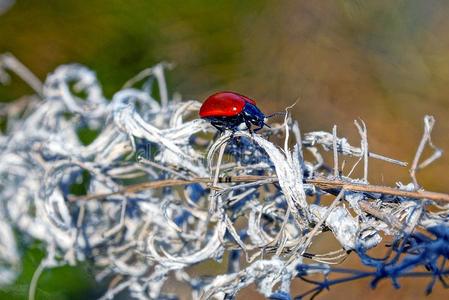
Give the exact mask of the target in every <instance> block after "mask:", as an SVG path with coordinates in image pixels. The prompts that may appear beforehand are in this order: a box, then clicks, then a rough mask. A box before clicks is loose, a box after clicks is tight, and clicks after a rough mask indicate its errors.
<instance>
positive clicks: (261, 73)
mask: <svg viewBox="0 0 449 300" xmlns="http://www.w3.org/2000/svg"><path fill="white" fill-rule="evenodd" d="M2 1H3V2H4V3H6V2H9V3H11V4H13V5H12V6H11V7H10V9H9V10H7V11H4V12H3V14H2V15H0V52H5V51H8V52H11V53H13V54H14V55H15V56H16V57H17V58H19V59H20V60H21V61H22V62H23V63H24V64H25V65H27V66H28V67H29V68H30V69H31V70H32V71H34V72H35V73H36V74H37V75H38V76H39V77H40V78H41V79H42V80H43V79H44V78H45V76H46V74H47V73H49V72H51V71H52V70H53V69H54V68H55V67H56V66H58V65H60V64H64V63H69V62H79V63H82V64H85V65H87V66H88V67H90V68H92V69H93V70H95V71H96V72H97V75H98V77H99V79H100V81H101V83H102V85H103V87H104V90H105V94H106V95H107V96H108V97H110V96H112V94H113V93H114V91H116V90H118V89H119V88H120V87H121V86H122V84H123V83H124V82H125V81H126V80H127V79H128V78H130V77H131V76H133V75H134V74H136V73H137V72H138V71H140V70H142V69H144V68H146V67H148V66H151V65H153V64H155V63H157V62H159V61H161V60H165V61H170V62H173V63H175V64H176V68H175V69H174V71H172V72H171V73H170V74H169V81H170V87H171V91H172V92H173V91H179V92H181V93H182V95H183V96H184V98H194V99H200V100H201V99H203V98H204V97H205V96H207V95H208V94H210V93H211V92H212V91H216V90H235V91H239V92H241V93H243V94H245V95H248V96H251V97H254V98H256V99H257V100H258V103H259V106H260V108H261V109H262V110H263V111H265V112H267V113H269V112H274V111H280V110H283V109H284V108H285V107H286V106H289V105H291V104H292V103H294V102H295V101H297V100H298V103H297V104H296V106H295V107H294V109H293V115H294V118H296V119H298V120H299V121H300V125H301V127H302V131H303V132H304V131H312V130H328V131H330V130H331V129H332V126H333V125H334V124H337V125H338V131H339V135H341V136H346V137H348V138H349V140H350V141H351V142H352V143H354V144H359V138H358V134H357V131H356V129H355V127H354V125H353V120H354V119H357V118H361V119H363V120H364V121H365V122H366V124H367V127H368V138H369V144H370V150H371V151H373V152H377V153H379V154H384V155H387V156H392V157H394V158H397V159H401V160H404V161H408V162H411V160H412V159H413V156H414V153H415V150H416V147H417V145H418V143H419V139H420V137H421V134H422V131H423V117H424V115H425V114H432V115H434V116H435V118H436V120H437V123H436V127H435V130H434V134H433V138H434V142H435V144H436V145H438V146H440V147H441V148H442V149H443V150H444V151H445V152H448V150H449V138H448V136H447V134H448V132H449V121H448V118H449V99H448V95H449V34H448V33H449V30H448V29H449V2H447V1H436V0H435V1H430V0H429V1H419V0H412V1H400V0H398V1H392V0H390V1H387V0H381V1H368V0H366V1H363V0H340V1H319V2H318V1H268V0H249V1H237V0H233V1H196V0H186V1H171V0H167V1H119V0H109V1H101V0H95V1H89V2H87V1H86V2H84V1H76V0H65V1H56V0H48V1H17V2H16V3H12V2H13V1H12V0H0V3H1V2H2ZM5 7H6V6H5ZM1 8H2V5H0V11H1ZM23 93H31V90H29V89H27V88H26V86H25V85H23V84H22V83H21V82H20V81H18V80H15V81H14V82H13V83H12V84H11V85H10V86H8V87H0V100H1V101H11V100H13V99H15V98H16V97H18V96H20V95H22V94H23ZM426 153H427V152H426ZM448 167H449V156H448V155H444V156H443V158H442V159H440V160H439V161H437V162H435V163H434V164H432V165H431V166H429V167H428V168H427V169H425V170H423V171H422V172H420V173H419V182H420V183H421V184H422V185H423V186H424V188H426V189H429V190H435V191H440V192H446V193H448V192H449V187H448V183H449V176H447V174H446V172H447V170H448ZM370 181H371V182H372V183H379V184H380V183H384V184H389V185H393V184H394V183H395V182H396V181H402V182H404V183H407V182H409V181H410V179H409V176H408V170H407V169H406V168H400V167H391V166H389V165H386V164H384V163H381V162H374V161H373V162H372V164H371V165H370ZM30 255H32V254H30ZM351 261H354V263H356V260H355V259H350V260H349V261H348V263H347V264H351ZM30 268H31V267H30ZM78 271H79V273H80V274H81V275H80V276H83V270H78ZM44 275H45V274H44ZM24 276H26V275H24ZM46 276H47V277H48V278H49V279H47V281H49V282H51V281H52V280H54V279H52V277H54V276H51V275H48V274H47V275H46ZM21 280H23V284H25V283H26V278H22V279H21ZM85 280H86V282H88V281H89V280H90V279H89V278H87V279H85ZM45 282H46V279H45V276H44V277H43V287H42V289H44V290H45V287H46V286H45ZM402 282H403V285H404V288H402V289H401V290H399V291H395V290H394V289H393V288H392V287H391V284H390V283H389V282H388V281H385V282H382V283H381V284H380V286H379V288H378V289H377V290H375V291H371V290H370V288H369V285H368V282H367V281H363V282H359V283H355V284H346V285H341V286H336V287H333V288H332V289H331V291H330V292H325V293H323V294H322V295H321V296H320V298H321V299H341V298H344V299H359V298H360V297H364V298H365V299H382V298H389V297H402V298H406V299H420V298H423V297H424V287H425V283H426V282H427V281H426V282H421V281H418V280H408V281H406V280H403V281H402ZM50 286H51V284H50ZM92 287H93V285H92V284H90V283H86V284H85V285H84V286H83V288H85V289H89V288H92ZM48 289H49V290H50V292H49V293H50V295H51V288H48ZM296 291H298V288H296ZM74 295H75V296H74ZM76 295H77V294H76V293H75V294H73V295H72V294H70V295H62V296H64V297H66V298H67V297H68V298H73V297H75V298H76ZM448 295H449V294H448V291H447V290H442V289H438V291H436V292H435V293H434V294H432V295H431V296H430V297H428V298H429V299H441V298H442V297H446V298H447V296H448ZM18 297H19V298H20V295H19V296H18ZM245 297H246V298H248V297H250V298H254V297H259V296H258V294H254V293H253V292H251V291H248V290H247V291H244V292H242V294H241V297H240V298H241V299H245Z"/></svg>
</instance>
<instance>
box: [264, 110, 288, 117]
mask: <svg viewBox="0 0 449 300" xmlns="http://www.w3.org/2000/svg"><path fill="white" fill-rule="evenodd" d="M285 114H286V112H285V111H277V112H275V113H272V114H271V115H268V116H265V118H271V117H274V116H277V115H281V116H285Z"/></svg>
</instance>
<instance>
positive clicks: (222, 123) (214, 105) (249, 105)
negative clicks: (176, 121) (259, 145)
mask: <svg viewBox="0 0 449 300" xmlns="http://www.w3.org/2000/svg"><path fill="white" fill-rule="evenodd" d="M200 117H201V118H203V119H206V120H208V121H209V122H210V123H211V124H212V125H213V126H214V127H215V128H217V129H218V130H219V131H220V132H223V131H224V130H225V129H230V130H232V131H236V130H237V129H238V127H239V126H240V124H242V123H245V124H246V127H247V128H248V130H249V132H251V133H252V130H251V125H254V126H257V128H256V129H255V130H254V131H258V130H260V129H262V128H263V127H264V126H267V127H270V126H268V125H267V124H265V118H266V116H265V114H264V113H263V112H261V111H260V109H258V108H257V106H256V101H254V100H253V99H250V98H248V97H246V96H243V95H240V94H237V93H235V92H218V93H215V94H213V95H211V96H209V97H208V98H207V99H206V101H204V103H203V105H202V106H201V108H200Z"/></svg>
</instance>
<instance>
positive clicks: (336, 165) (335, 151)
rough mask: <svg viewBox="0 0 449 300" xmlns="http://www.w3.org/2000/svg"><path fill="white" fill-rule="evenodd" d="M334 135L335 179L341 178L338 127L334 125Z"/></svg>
mask: <svg viewBox="0 0 449 300" xmlns="http://www.w3.org/2000/svg"><path fill="white" fill-rule="evenodd" d="M332 135H333V140H332V142H333V147H332V148H334V149H333V150H334V177H335V178H338V177H339V170H338V149H337V125H334V128H332Z"/></svg>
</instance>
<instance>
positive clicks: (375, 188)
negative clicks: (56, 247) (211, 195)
mask: <svg viewBox="0 0 449 300" xmlns="http://www.w3.org/2000/svg"><path fill="white" fill-rule="evenodd" d="M268 179H269V180H270V181H269V182H276V181H277V178H276V177H272V176H251V175H246V176H227V177H220V178H219V180H218V182H219V183H238V182H256V181H262V180H268ZM191 183H204V184H211V183H212V182H211V180H210V178H207V177H197V178H192V179H189V180H187V179H165V180H157V181H151V182H144V183H138V184H134V185H129V186H126V187H124V188H122V189H120V190H118V191H116V192H113V193H103V194H93V195H87V196H72V197H70V199H69V200H70V201H86V200H99V199H104V198H107V197H110V196H115V195H123V194H132V193H135V192H139V191H144V190H148V189H158V188H163V187H169V186H181V185H187V184H191ZM305 183H307V184H313V185H315V186H316V187H318V188H320V189H322V190H325V191H326V190H336V189H337V190H341V189H344V190H347V191H354V192H365V193H375V194H384V195H391V196H398V197H407V198H414V199H427V200H432V201H437V202H445V203H449V195H448V194H444V193H437V192H430V191H416V192H413V191H404V190H400V189H397V188H392V187H388V186H381V185H372V184H361V183H360V184H359V183H352V182H345V181H342V180H330V179H326V178H314V179H306V180H305Z"/></svg>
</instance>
